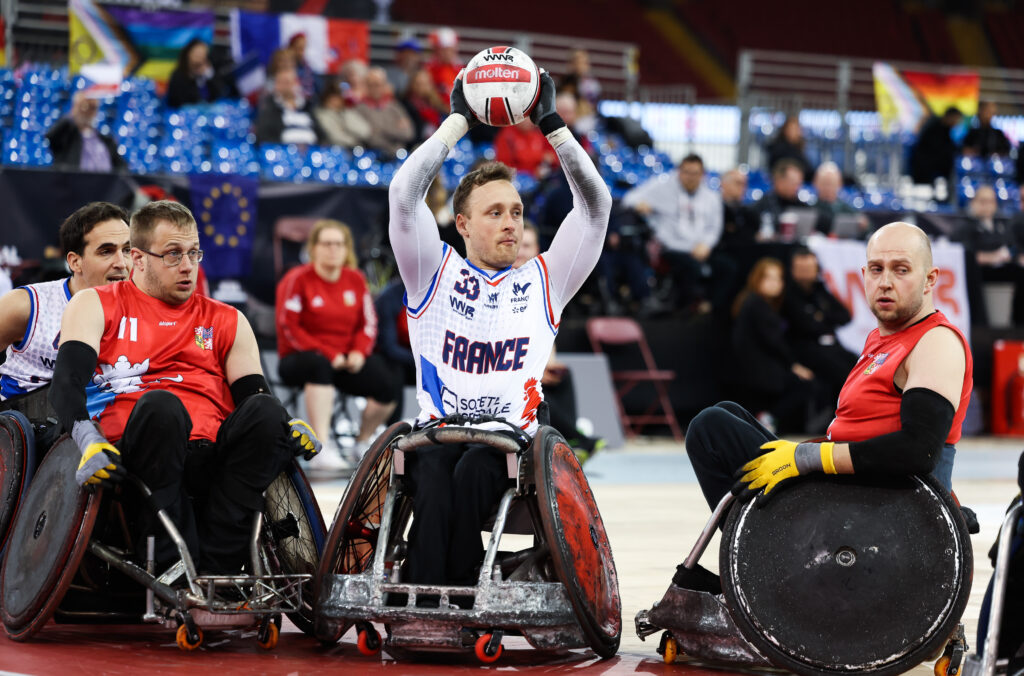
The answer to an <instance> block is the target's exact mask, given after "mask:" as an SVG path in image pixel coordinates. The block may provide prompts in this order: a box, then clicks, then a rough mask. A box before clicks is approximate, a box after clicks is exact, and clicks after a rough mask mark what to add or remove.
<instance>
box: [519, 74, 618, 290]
mask: <svg viewBox="0 0 1024 676" xmlns="http://www.w3.org/2000/svg"><path fill="white" fill-rule="evenodd" d="M554 102H555V84H554V82H553V81H552V80H551V76H550V75H548V74H547V73H544V74H543V75H542V76H541V91H540V99H539V100H538V101H537V106H536V108H534V111H533V113H532V114H531V118H533V119H534V122H535V123H536V124H537V126H538V127H540V130H541V131H542V132H544V135H545V136H547V139H548V142H549V143H551V146H552V147H553V148H554V149H555V152H556V153H557V154H558V161H559V162H560V163H561V165H562V171H564V172H565V177H566V179H567V180H568V181H569V189H570V190H571V191H572V205H573V206H572V211H570V212H569V213H568V214H567V215H566V217H565V220H563V221H562V225H561V227H559V228H558V232H557V234H556V235H555V238H554V240H553V241H552V242H551V247H550V248H549V249H548V250H547V251H546V252H545V253H544V254H543V258H544V263H545V264H546V266H547V269H548V275H549V279H550V282H551V295H552V303H553V304H556V305H557V306H558V307H559V309H561V308H563V307H565V304H566V303H568V302H569V299H571V298H572V297H573V295H574V294H575V293H576V292H577V291H579V289H580V287H581V286H583V282H584V281H586V279H587V277H588V276H589V275H590V272H591V271H592V270H593V269H594V266H595V265H597V260H598V258H600V257H601V249H602V248H603V246H604V237H605V232H606V231H607V230H608V215H609V214H610V213H611V210H612V196H611V193H609V192H608V186H606V185H605V184H604V181H603V180H601V175H600V174H599V173H598V172H597V167H595V166H594V163H593V162H592V161H591V159H590V156H588V155H587V153H586V152H585V151H584V150H583V147H582V146H580V144H579V142H578V141H577V140H576V139H575V138H574V137H573V135H572V132H571V131H569V128H568V127H566V126H565V122H563V121H562V118H561V117H559V115H558V113H556V112H555V103H554Z"/></svg>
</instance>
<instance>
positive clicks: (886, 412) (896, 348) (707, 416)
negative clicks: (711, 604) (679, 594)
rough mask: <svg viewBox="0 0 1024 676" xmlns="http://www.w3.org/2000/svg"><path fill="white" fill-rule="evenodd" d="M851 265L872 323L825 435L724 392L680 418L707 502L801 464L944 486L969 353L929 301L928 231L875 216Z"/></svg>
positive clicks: (751, 491)
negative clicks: (861, 262)
mask: <svg viewBox="0 0 1024 676" xmlns="http://www.w3.org/2000/svg"><path fill="white" fill-rule="evenodd" d="M861 272H862V274H863V276H864V295H865V297H866V298H867V301H868V305H869V307H870V308H871V312H872V313H873V314H874V315H875V317H876V318H877V320H878V328H876V329H875V330H873V331H872V332H871V333H870V334H868V338H867V340H866V341H865V343H864V348H863V350H862V351H861V354H860V357H859V359H858V360H857V363H856V364H855V365H854V367H853V369H852V370H851V371H850V374H849V376H847V378H846V383H845V384H844V385H843V388H842V390H841V391H840V393H839V403H838V408H837V409H836V417H835V419H834V420H833V421H832V424H831V425H829V428H828V441H826V442H823V443H795V442H792V441H786V440H783V439H777V438H776V437H775V435H774V434H772V433H771V432H770V431H769V430H767V429H766V428H764V427H763V426H762V425H760V424H759V423H758V422H757V420H756V419H755V418H754V417H753V416H752V415H751V414H750V413H749V412H747V411H746V410H744V409H743V408H742V407H741V406H739V405H737V404H734V403H732V402H722V403H719V404H716V405H715V406H712V407H710V408H706V409H704V410H703V411H701V412H700V413H699V414H698V415H697V417H696V418H694V419H693V421H692V422H691V423H690V427H689V429H688V430H687V433H686V450H687V454H688V455H689V458H690V462H691V463H692V464H693V468H694V471H695V472H696V474H697V480H698V481H699V482H700V486H701V490H702V491H703V492H704V497H705V499H706V500H707V501H708V504H709V505H710V506H712V507H713V506H714V505H716V504H717V503H718V502H719V500H721V498H722V497H723V496H724V495H725V494H726V493H727V492H728V491H729V490H730V489H731V490H732V491H733V492H735V493H736V494H737V496H738V497H739V498H740V499H749V498H752V497H754V496H756V495H763V496H768V495H770V494H771V493H772V492H773V491H775V490H777V487H778V485H779V484H780V483H782V482H784V481H787V480H788V479H791V478H793V477H796V476H799V475H803V474H808V473H812V472H825V473H828V474H854V473H857V474H928V473H931V474H932V475H934V476H935V477H936V478H937V479H938V480H939V481H940V482H941V483H942V484H943V485H944V486H945V487H946V488H947V489H949V488H950V486H951V474H952V470H953V457H954V455H955V453H956V449H955V448H954V446H953V444H955V443H956V442H957V440H959V439H960V426H961V424H962V423H963V420H964V415H965V414H966V412H967V402H968V401H969V399H970V397H971V388H972V373H973V362H972V359H971V351H970V346H969V344H968V342H967V339H966V338H965V337H964V335H963V333H961V332H960V330H959V329H957V328H956V327H955V326H953V325H952V324H950V323H949V320H947V319H946V317H945V315H943V314H942V313H941V312H940V311H938V310H936V309H935V304H934V292H935V283H936V281H937V280H938V277H939V269H938V268H936V267H935V266H934V265H933V264H932V251H931V244H930V243H929V241H928V236H927V235H925V234H924V232H923V231H921V229H920V228H918V227H917V226H914V225H910V224H909V223H890V224H888V225H886V226H884V227H882V228H880V229H879V230H878V231H877V232H875V234H874V235H872V236H871V239H870V240H868V245H867V263H866V265H865V266H864V267H863V268H861ZM740 468H742V469H743V470H744V474H743V476H742V478H741V479H740V481H738V482H735V485H734V481H735V479H734V475H735V474H736V473H737V470H738V469H740ZM684 571H685V569H684V568H682V567H680V572H677V573H676V578H673V582H676V583H677V584H680V586H687V587H690V588H694V586H693V584H692V580H688V579H685V578H686V575H687V574H691V575H699V574H701V571H697V572H694V571H688V572H684ZM703 573H706V571H703ZM710 575H711V574H710V573H707V575H706V576H705V578H706V577H707V576H710ZM704 581H705V582H707V579H705V580H704Z"/></svg>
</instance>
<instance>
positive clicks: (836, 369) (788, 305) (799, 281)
mask: <svg viewBox="0 0 1024 676" xmlns="http://www.w3.org/2000/svg"><path fill="white" fill-rule="evenodd" d="M819 273H820V269H819V266H818V257H817V256H815V255H814V252H813V251H811V250H810V249H808V248H806V247H800V248H798V249H797V250H796V251H794V252H793V258H792V259H791V260H790V264H789V274H790V279H791V281H792V283H791V284H787V285H786V291H785V294H784V295H783V300H782V317H783V319H785V320H786V323H787V324H788V328H787V333H786V336H787V338H788V340H789V345H790V347H791V348H792V351H793V354H795V355H799V356H800V361H801V362H802V363H803V364H804V365H806V366H807V367H808V368H809V369H811V370H812V371H813V372H814V374H815V375H816V376H817V378H818V381H819V383H820V384H821V386H822V389H823V397H822V402H821V403H822V404H823V405H824V406H825V407H827V410H824V413H825V415H826V416H827V417H828V418H829V420H830V419H831V414H832V412H834V410H835V403H836V399H837V398H838V397H839V390H841V389H842V388H843V383H845V382H846V376H847V375H849V373H850V369H852V368H853V365H854V364H855V363H856V362H857V355H855V354H853V353H852V352H850V351H849V350H847V349H846V348H845V347H843V346H842V345H841V344H840V343H839V341H838V340H836V331H837V330H838V329H839V327H841V326H843V325H845V324H848V323H849V322H850V319H851V316H850V311H849V310H848V309H847V308H846V306H845V305H843V304H842V302H840V300H839V299H838V298H836V297H835V296H834V295H832V292H830V291H829V290H828V287H826V286H825V283H824V282H823V281H822V280H821V277H820V275H819ZM829 420H820V421H818V422H819V424H818V425H815V426H813V427H820V429H824V428H825V426H826V425H827V424H828V422H829ZM806 431H810V432H818V431H819V430H818V429H811V428H809V429H808V430H806Z"/></svg>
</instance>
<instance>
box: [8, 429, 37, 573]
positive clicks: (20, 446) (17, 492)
mask: <svg viewBox="0 0 1024 676" xmlns="http://www.w3.org/2000/svg"><path fill="white" fill-rule="evenodd" d="M35 467H36V454H35V435H34V434H33V432H32V425H31V423H29V421H28V418H26V417H25V416H24V414H22V413H20V412H18V411H4V412H2V413H0V558H2V557H3V554H4V550H5V548H6V546H7V539H8V538H9V537H10V535H11V530H12V528H13V527H14V519H15V517H16V516H17V513H18V504H19V503H20V502H21V501H22V500H24V498H25V493H26V492H27V491H28V485H29V482H31V480H32V474H33V473H34V472H35Z"/></svg>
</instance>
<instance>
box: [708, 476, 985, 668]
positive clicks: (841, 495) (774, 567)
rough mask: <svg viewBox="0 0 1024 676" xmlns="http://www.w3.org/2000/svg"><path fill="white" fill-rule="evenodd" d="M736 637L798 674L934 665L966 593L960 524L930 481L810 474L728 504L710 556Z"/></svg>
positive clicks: (969, 561)
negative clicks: (763, 497) (755, 499)
mask: <svg viewBox="0 0 1024 676" xmlns="http://www.w3.org/2000/svg"><path fill="white" fill-rule="evenodd" d="M719 566H720V568H719V569H720V571H721V575H722V592H723V594H724V595H725V599H726V603H727V605H728V607H729V611H730V613H731V614H732V617H733V619H734V620H735V621H736V624H737V625H738V626H739V628H740V631H741V632H742V633H743V635H744V636H745V637H746V638H747V640H749V641H750V642H751V643H752V644H753V645H754V646H756V647H757V648H758V650H760V651H761V652H762V653H763V654H764V655H765V656H767V657H768V659H769V660H770V661H771V662H772V663H773V664H775V665H776V666H778V667H781V668H783V669H787V670H790V671H793V672H796V673H798V674H808V675H815V676H816V675H819V674H854V673H856V674H900V673H903V672H905V671H907V670H908V669H910V668H911V667H913V666H914V665H916V664H919V663H920V662H922V661H924V660H925V659H928V658H930V657H932V656H933V655H934V654H935V653H937V652H938V650H939V649H941V647H942V645H943V644H944V642H945V641H946V640H947V639H948V638H949V636H950V634H951V633H952V632H953V630H954V628H955V627H956V624H957V622H959V620H960V616H961V615H962V614H963V611H964V608H965V607H966V605H967V599H968V596H969V595H970V589H971V574H972V566H973V556H972V552H971V543H970V537H969V536H968V534H967V526H966V524H965V522H964V520H963V516H962V515H961V513H960V509H959V507H958V506H957V505H956V503H955V502H954V500H953V498H952V496H950V494H949V492H948V491H946V490H945V489H944V488H942V487H941V486H940V485H939V484H938V482H936V481H935V480H934V479H932V478H931V477H927V478H922V477H916V476H913V477H884V478H883V477H855V476H844V477H830V476H825V475H813V476H811V477H806V478H801V479H800V480H798V481H794V482H791V483H790V484H788V485H786V486H784V487H782V489H781V490H779V494H778V495H775V496H773V498H772V499H771V500H770V501H769V502H768V503H767V504H765V505H764V506H763V507H757V506H755V505H754V504H753V503H752V502H751V503H747V504H739V505H736V506H735V507H734V508H733V509H732V511H731V513H730V514H729V516H728V519H727V521H726V524H725V528H724V532H723V535H722V546H721V551H720V563H719Z"/></svg>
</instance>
